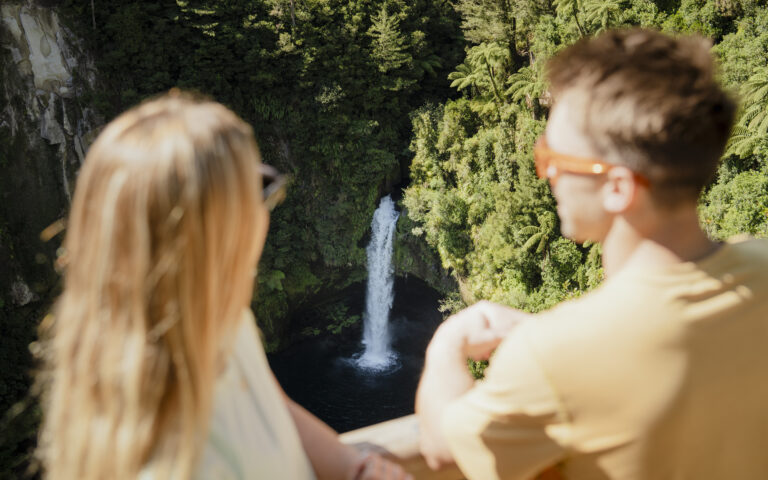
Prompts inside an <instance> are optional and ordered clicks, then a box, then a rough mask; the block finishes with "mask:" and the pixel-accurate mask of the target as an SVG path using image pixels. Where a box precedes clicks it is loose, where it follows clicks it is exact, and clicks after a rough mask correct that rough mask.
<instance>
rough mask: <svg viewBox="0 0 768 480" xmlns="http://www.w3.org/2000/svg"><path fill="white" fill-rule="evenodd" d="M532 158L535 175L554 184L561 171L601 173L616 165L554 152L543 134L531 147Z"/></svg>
mask: <svg viewBox="0 0 768 480" xmlns="http://www.w3.org/2000/svg"><path fill="white" fill-rule="evenodd" d="M533 158H534V162H535V164H536V175H538V177H539V178H541V179H549V183H550V184H551V185H552V186H554V185H555V183H557V179H558V177H559V176H560V174H561V173H563V172H565V173H576V174H579V175H601V174H603V173H606V172H607V171H608V170H610V169H612V168H613V167H616V166H617V165H613V164H610V163H607V162H604V161H602V160H600V159H597V158H592V157H578V156H575V155H566V154H564V153H559V152H556V151H554V150H552V149H550V148H549V145H547V139H546V137H545V136H544V135H542V136H541V137H539V140H538V141H537V142H536V145H535V146H534V147H533ZM633 173H634V176H635V179H636V180H637V181H638V182H639V183H641V184H643V185H646V186H648V179H647V178H645V177H644V176H642V175H640V174H639V173H635V172H633Z"/></svg>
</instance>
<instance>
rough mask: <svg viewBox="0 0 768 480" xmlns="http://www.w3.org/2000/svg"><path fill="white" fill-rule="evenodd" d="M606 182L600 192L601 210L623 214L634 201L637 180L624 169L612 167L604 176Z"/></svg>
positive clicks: (628, 170) (630, 172) (630, 171)
mask: <svg viewBox="0 0 768 480" xmlns="http://www.w3.org/2000/svg"><path fill="white" fill-rule="evenodd" d="M605 175H606V181H605V184H603V188H602V191H601V195H602V200H603V209H605V211H606V212H610V213H622V212H625V211H626V210H627V209H628V208H629V207H630V206H631V205H632V203H633V202H634V201H635V198H636V195H637V187H638V185H637V179H636V178H635V175H634V173H632V170H630V169H628V168H626V167H613V168H611V169H610V170H608V172H607V173H606V174H605Z"/></svg>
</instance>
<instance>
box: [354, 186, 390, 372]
mask: <svg viewBox="0 0 768 480" xmlns="http://www.w3.org/2000/svg"><path fill="white" fill-rule="evenodd" d="M399 215H400V214H399V213H398V212H397V211H396V210H395V202H393V201H392V198H391V197H390V196H389V195H387V196H386V197H384V198H382V199H381V203H379V208H377V209H376V212H374V214H373V222H372V223H371V230H372V232H373V233H372V236H371V242H370V243H369V244H368V248H367V249H366V251H367V253H368V289H367V291H366V295H365V315H364V316H363V321H364V326H363V345H364V346H365V351H364V352H363V354H362V355H361V356H360V358H358V359H357V364H358V365H359V366H361V367H363V368H368V369H372V370H382V369H385V368H387V367H389V366H390V365H391V364H392V363H393V362H394V360H395V353H394V352H392V351H391V350H390V337H389V311H390V309H391V308H392V300H393V298H394V292H393V283H394V270H393V268H392V249H393V246H394V238H395V226H396V225H397V217H398V216H399Z"/></svg>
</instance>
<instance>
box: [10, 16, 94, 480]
mask: <svg viewBox="0 0 768 480" xmlns="http://www.w3.org/2000/svg"><path fill="white" fill-rule="evenodd" d="M94 88H95V75H94V68H93V62H92V61H91V60H90V59H89V57H88V56H87V55H86V54H85V52H84V51H83V49H82V44H81V42H80V41H78V40H77V39H76V38H75V37H74V35H72V33H71V32H70V31H69V30H68V29H67V28H65V27H64V26H63V25H62V24H61V23H60V20H59V17H58V16H57V14H56V13H55V11H53V10H52V9H50V8H44V7H41V6H36V5H33V4H31V3H21V2H19V3H16V4H13V3H12V4H5V2H3V5H2V6H0V425H2V428H3V433H2V434H0V478H34V477H30V476H29V474H28V470H27V468H28V464H29V460H30V455H31V452H32V450H33V449H34V446H35V438H36V435H37V434H36V429H37V423H38V418H39V411H38V409H37V408H36V407H35V402H34V401H33V400H32V399H30V397H29V396H28V391H29V387H30V384H31V378H30V377H29V372H30V371H32V369H33V364H32V358H31V354H30V352H29V349H28V345H29V344H30V342H31V341H32V340H34V338H35V331H36V327H37V324H38V322H39V321H40V319H41V317H42V316H43V315H44V313H45V311H46V310H47V309H48V308H49V306H50V304H51V301H52V300H53V298H54V296H55V295H56V292H57V288H58V285H59V276H58V275H57V273H56V272H55V271H54V268H53V262H54V260H55V257H56V254H57V250H58V248H59V247H60V245H61V236H62V235H60V234H59V235H54V236H53V238H52V239H51V240H49V241H47V242H44V241H43V240H41V232H42V231H43V230H44V229H45V228H46V227H47V226H48V225H51V224H52V223H54V222H56V221H57V220H59V219H60V218H62V217H63V216H64V215H65V214H66V212H67V209H68V207H69V202H70V200H71V193H72V190H73V188H74V179H75V175H76V173H77V171H78V169H79V167H80V165H81V164H82V161H83V157H84V152H85V151H86V148H87V145H88V144H89V143H90V141H91V139H92V137H93V136H94V133H95V130H96V129H95V126H96V125H99V124H101V123H102V122H101V121H100V119H99V118H98V116H97V115H96V114H95V113H94V112H93V111H92V110H91V109H89V108H87V107H85V105H86V95H88V92H90V91H93V89H94ZM50 231H51V230H50V229H49V232H50ZM54 233H55V232H54Z"/></svg>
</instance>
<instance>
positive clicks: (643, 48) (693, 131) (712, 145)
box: [416, 30, 768, 480]
mask: <svg viewBox="0 0 768 480" xmlns="http://www.w3.org/2000/svg"><path fill="white" fill-rule="evenodd" d="M713 70H714V67H713V64H712V59H711V57H710V54H709V49H708V45H707V44H706V43H705V42H704V41H702V40H699V39H695V38H685V37H682V38H672V37H668V36H665V35H662V34H660V33H657V32H652V31H646V30H624V31H615V32H608V33H606V34H604V35H601V36H599V37H597V38H594V39H590V40H583V41H580V42H579V43H577V44H576V45H574V46H572V47H570V48H568V49H566V50H565V51H563V52H562V53H561V54H560V55H558V56H557V57H556V58H555V59H554V60H553V61H552V62H551V63H550V65H549V77H550V78H549V79H550V84H551V92H552V93H553V95H554V96H555V99H556V103H555V105H554V106H553V108H552V111H551V114H550V117H549V122H548V124H547V127H546V131H545V134H544V135H543V136H542V138H541V140H540V141H539V143H538V144H537V146H536V150H535V157H536V162H537V170H538V172H539V174H540V175H541V176H542V177H546V178H548V179H549V182H550V184H551V187H552V191H553V194H554V196H555V198H556V200H557V203H558V207H557V211H558V215H559V217H560V222H561V223H560V226H561V230H562V232H563V235H565V236H567V237H569V238H571V239H573V240H574V241H576V242H583V241H585V240H596V241H599V242H602V245H603V266H604V271H605V277H606V279H605V281H604V283H603V285H602V286H601V287H600V288H598V289H596V290H595V291H593V292H591V293H589V294H587V295H584V296H582V297H580V298H578V299H575V300H572V301H569V302H565V303H563V304H561V305H560V306H558V307H556V308H553V309H552V310H549V311H547V312H544V313H542V314H539V315H535V316H530V315H526V314H524V313H522V312H518V311H516V310H512V309H509V308H506V307H502V306H497V305H493V304H489V303H481V304H478V305H475V306H473V307H471V308H469V309H467V310H465V311H463V312H461V313H459V314H458V315H456V316H454V317H452V318H450V319H448V320H447V321H446V322H444V323H443V325H441V327H440V328H439V329H438V331H437V332H436V334H435V336H434V338H433V340H432V341H431V343H430V345H429V348H428V351H427V359H426V363H425V368H424V374H423V377H422V380H421V384H420V386H419V392H418V394H417V401H416V409H417V414H418V416H419V419H420V423H421V428H422V438H421V447H422V452H423V454H424V455H425V457H426V458H427V461H428V463H429V464H430V466H432V467H433V468H437V467H439V466H440V465H442V464H445V463H448V462H451V461H452V460H454V459H455V461H456V462H457V463H458V465H459V467H460V468H461V469H462V471H463V472H464V474H465V475H466V476H467V477H468V478H469V479H473V480H491V479H496V478H503V479H526V478H533V477H535V476H536V475H538V474H540V473H541V472H545V471H547V472H552V469H553V467H554V468H555V469H556V470H559V472H560V473H561V474H563V475H564V476H565V477H566V478H569V479H595V478H597V479H600V478H620V479H667V478H675V479H709V478H711V479H723V478H733V479H753V478H754V479H758V478H759V479H765V478H768V454H766V448H767V446H768V348H766V345H767V344H768V296H767V295H766V289H768V242H766V241H765V240H760V241H758V240H750V241H744V242H741V243H726V244H719V243H714V242H712V241H710V240H709V239H708V238H707V236H706V235H705V234H704V232H703V231H702V230H701V228H700V227H699V222H698V218H697V212H696V206H697V197H698V195H699V193H700V191H701V189H702V188H703V186H704V185H705V184H706V183H707V182H708V181H709V179H710V178H711V177H712V175H713V174H714V172H715V169H716V166H717V162H718V160H719V158H720V156H721V155H722V153H723V149H724V146H725V143H726V140H727V138H728V134H729V131H730V127H731V123H732V120H733V114H734V105H733V103H732V102H731V100H729V98H728V96H727V95H726V94H725V93H724V92H723V91H722V89H721V88H720V87H719V86H718V85H717V82H716V80H715V78H714V72H713ZM497 345H498V347H497ZM496 347H497V348H496ZM494 348H496V351H495V354H494V356H493V357H492V358H491V362H490V363H491V364H490V366H489V368H488V369H487V370H486V376H485V379H484V380H482V381H480V382H474V381H473V380H472V378H471V377H470V376H469V373H468V372H467V369H466V358H467V357H472V358H483V357H487V356H488V355H489V354H490V352H491V351H492V350H493V349H494Z"/></svg>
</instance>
